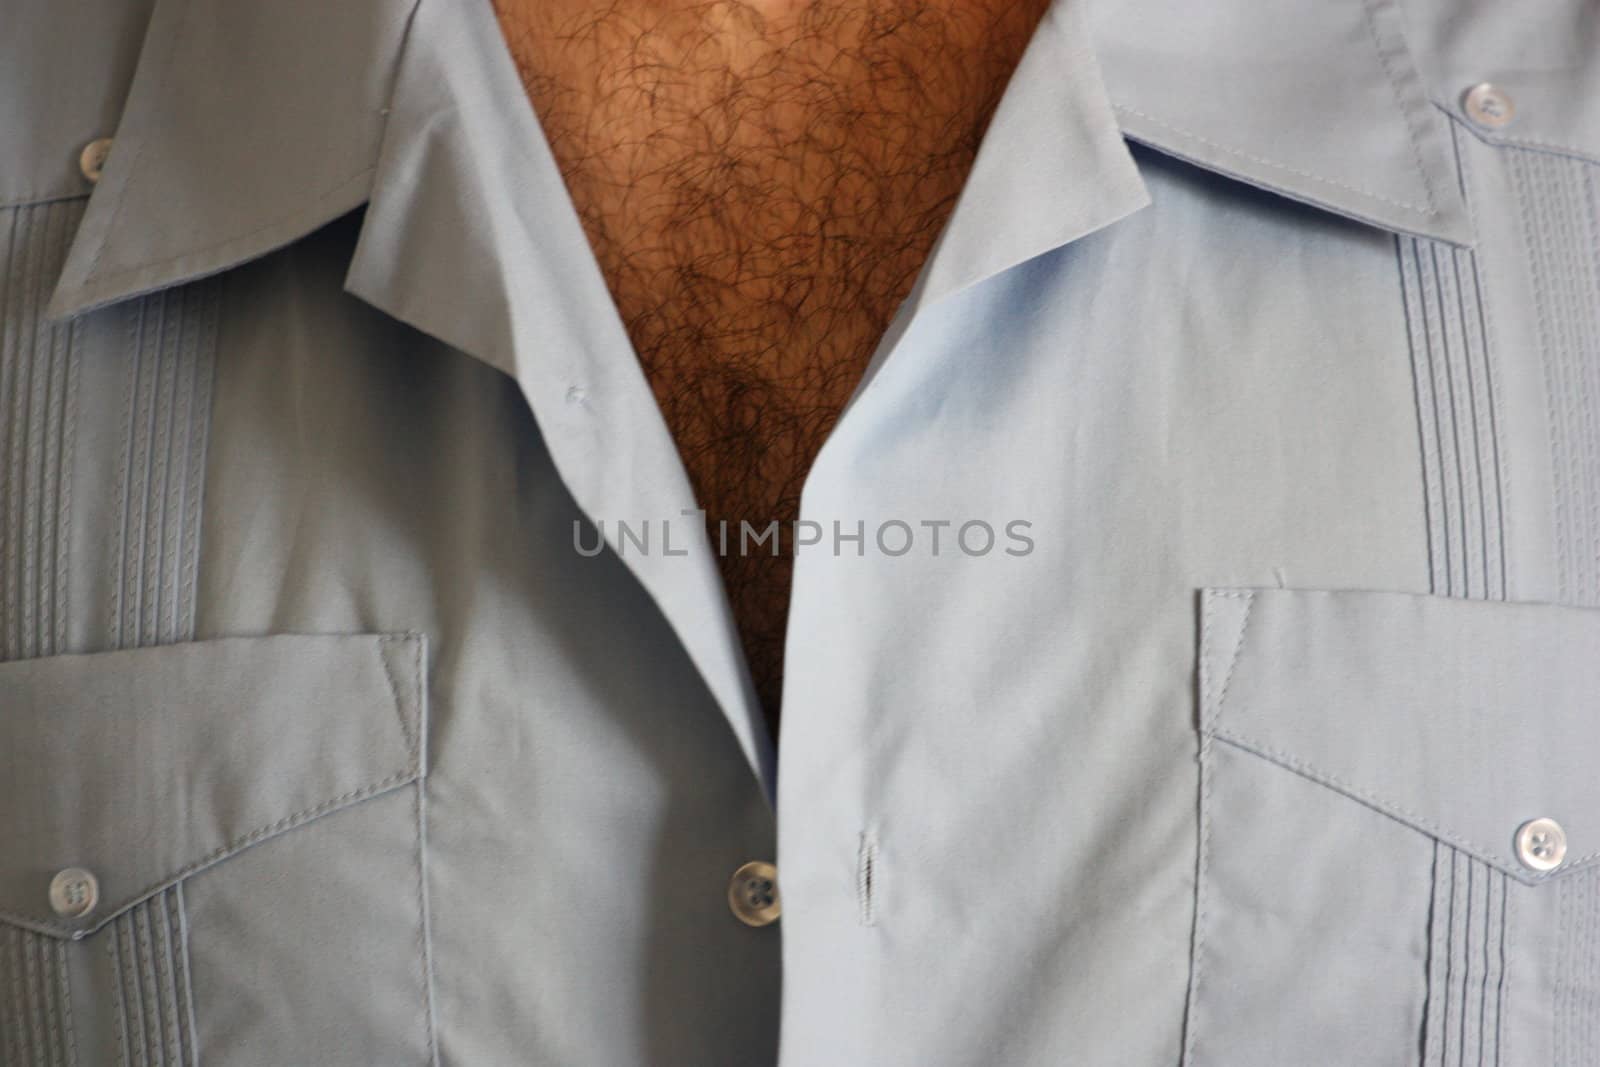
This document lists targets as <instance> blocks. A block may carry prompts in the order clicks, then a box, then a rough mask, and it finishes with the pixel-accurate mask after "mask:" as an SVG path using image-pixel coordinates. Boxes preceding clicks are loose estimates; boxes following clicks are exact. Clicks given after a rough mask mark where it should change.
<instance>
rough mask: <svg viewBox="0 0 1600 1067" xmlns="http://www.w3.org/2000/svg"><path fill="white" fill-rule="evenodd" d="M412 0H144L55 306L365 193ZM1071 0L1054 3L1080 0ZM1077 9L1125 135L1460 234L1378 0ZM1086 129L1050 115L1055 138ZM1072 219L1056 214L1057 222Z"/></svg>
mask: <svg viewBox="0 0 1600 1067" xmlns="http://www.w3.org/2000/svg"><path fill="white" fill-rule="evenodd" d="M416 2H417V0H341V2H340V3H337V4H328V3H323V2H321V0H275V2H274V3H271V4H249V3H214V4H196V3H194V2H193V0H157V3H156V8H155V12H154V15H153V17H152V20H151V24H150V28H149V31H148V34H147V36H146V41H145V45H144V48H143V50H142V52H141V54H140V58H139V61H138V65H137V69H136V73H135V76H134V80H133V84H132V86H131V89H130V92H129V96H128V100H127V103H126V106H125V109H124V113H123V119H122V122H121V123H120V125H119V126H118V129H117V133H116V142H115V147H114V149H113V151H112V153H111V156H110V158H109V160H108V161H107V164H106V168H105V173H104V176H103V178H102V179H101V181H100V184H99V186H98V187H97V189H96V190H95V192H94V195H93V196H92V197H91V199H90V203H89V206H88V209H87V212H86V215H85V218H84V220H83V223H82V226H81V227H80V229H79V232H78V234H77V236H76V239H75V240H74V242H73V246H72V248H71V252H70V254H69V257H68V260H67V263H66V267H65V269H64V271H63V273H62V276H61V279H60V283H59V285H58V287H57V289H56V292H55V296H54V299H53V301H52V303H51V312H52V314H54V315H57V316H60V315H67V314H73V313H76V312H80V311H83V310H86V309H88V308H92V307H95V306H98V305H101V304H106V303H111V302H113V301H116V300H119V299H123V298H126V297H129V296H133V295H136V294H139V293H143V292H147V291H150V290H154V289H159V288H162V287H164V286H168V285H173V284H176V283H179V282H183V281H186V280H190V279H193V278H197V277H200V276H202V275H205V274H209V273H214V272H217V271H221V270H224V269H227V268H228V267H230V266H233V265H236V264H238V263H240V262H243V261H245V260H248V259H250V258H253V257H255V256H258V255H261V254H264V253H266V252H268V251H271V250H272V249H274V248H277V247H280V246H282V245H284V244H286V243H288V242H290V241H292V240H294V239H296V238H298V237H300V236H302V235H304V234H305V233H307V232H309V231H311V230H313V229H315V228H316V227H318V226H320V225H322V224H323V223H325V222H327V221H329V220H331V219H333V218H336V217H337V216H339V215H340V214H343V213H344V212H347V211H349V210H351V209H353V208H355V207H358V206H360V205H361V204H363V203H364V202H366V201H367V199H368V198H369V196H370V195H371V193H372V188H373V179H374V175H375V173H376V167H377V163H378V158H379V145H380V142H381V140H382V137H383V133H384V128H385V116H386V114H387V111H388V104H389V100H390V94H391V91H392V87H393V84H394V79H395V75H396V71H397V65H398V61H399V57H400V54H401V48H402V43H403V41H404V38H405V36H406V30H407V26H408V24H409V22H410V20H411V17H412V14H413V9H414V8H415V6H416ZM429 2H436V0H429ZM437 2H440V3H446V4H454V3H458V2H460V0H437ZM1082 2H1083V0H1057V5H1056V7H1057V9H1058V11H1059V10H1061V9H1066V10H1067V11H1068V12H1069V13H1071V14H1073V15H1075V14H1076V11H1077V10H1078V9H1079V8H1080V7H1081V5H1082ZM1090 14H1091V17H1092V22H1093V27H1092V30H1093V43H1094V49H1095V51H1097V52H1098V53H1099V56H1100V64H1101V67H1102V68H1103V73H1104V84H1105V89H1106V91H1107V92H1108V93H1109V97H1110V100H1111V102H1112V104H1113V105H1114V107H1115V116H1116V120H1117V122H1118V123H1119V124H1120V126H1121V129H1122V132H1123V133H1124V134H1126V135H1127V136H1128V137H1130V138H1132V139H1134V140H1138V141H1141V142H1144V143H1147V144H1149V145H1151V146H1152V147H1155V148H1157V149H1159V150H1162V151H1164V152H1167V153H1170V154H1173V155H1176V156H1179V157H1182V158H1184V159H1187V160H1190V161H1192V162H1194V163H1196V164H1198V165H1200V166H1203V167H1207V168H1209V169H1212V170H1215V171H1218V172H1221V173H1224V174H1228V175H1231V176H1233V177H1236V178H1238V179H1240V180H1243V181H1247V182H1250V183H1252V184H1255V185H1258V186H1261V187H1263V188H1266V189H1270V190H1273V191H1275V192H1278V193H1281V194H1283V195H1285V196H1289V197H1292V198H1294V199H1297V200H1302V201H1305V202H1308V203H1311V204H1314V205H1317V206H1319V207H1322V208H1325V209H1327V210H1330V211H1334V212H1337V213H1339V214H1341V215H1345V216H1348V217H1350V218H1354V219H1358V220H1361V221H1364V222H1367V223H1370V224H1372V225H1375V226H1379V227H1383V228H1386V229H1391V230H1395V231H1397V232H1403V233H1411V234H1417V235H1420V236H1426V237H1433V238H1438V239H1441V240H1445V241H1450V242H1455V243H1462V244H1465V243H1469V242H1470V240H1471V230H1470V226H1469V224H1468V221H1467V215H1466V211H1465V209H1464V206H1463V203H1462V199H1461V194H1460V191H1459V187H1458V184H1457V182H1456V179H1455V176H1454V167H1453V165H1452V161H1451V156H1450V142H1449V135H1448V130H1447V128H1446V121H1447V120H1446V118H1445V115H1444V114H1443V112H1442V111H1441V109H1440V108H1439V107H1437V106H1435V104H1434V103H1433V102H1430V100H1429V94H1428V90H1427V89H1426V88H1425V86H1424V84H1423V80H1422V78H1421V76H1420V75H1419V73H1418V68H1417V64H1416V63H1415V62H1414V60H1413V57H1412V52H1411V49H1410V48H1409V47H1408V42H1407V40H1406V37H1405V34H1404V32H1403V26H1402V20H1401V18H1400V14H1399V12H1398V11H1397V10H1396V8H1395V5H1394V3H1393V2H1392V0H1361V2H1352V3H1339V4H1331V3H1327V2H1326V0H1283V2H1280V3H1277V4H1273V5H1271V6H1270V8H1269V9H1263V8H1262V7H1261V6H1260V5H1258V4H1253V3H1246V2H1244V0H1226V2H1218V3H1209V4H1190V3H1186V2H1181V0H1147V2H1140V3H1127V2H1123V3H1103V4H1097V5H1094V6H1093V7H1091V8H1090ZM1046 21H1047V26H1046V29H1048V22H1049V20H1048V19H1047V20H1046ZM1068 58H1069V59H1073V60H1074V62H1071V63H1069V64H1068V65H1067V67H1066V68H1065V69H1063V70H1062V72H1061V77H1062V83H1063V91H1064V92H1068V93H1071V94H1076V98H1077V99H1082V98H1083V95H1084V94H1085V93H1087V94H1089V95H1090V96H1093V95H1094V94H1097V93H1099V92H1100V91H1101V90H1100V89H1099V87H1098V84H1097V82H1098V74H1097V73H1095V72H1094V70H1093V61H1092V60H1088V62H1087V63H1084V62H1080V61H1079V60H1083V59H1085V58H1086V53H1085V54H1084V55H1080V56H1077V57H1072V56H1069V57H1068ZM1086 71H1087V73H1086ZM1436 95H1437V94H1436ZM1092 113H1093V109H1092V108H1091V109H1089V110H1088V111H1085V110H1083V109H1082V108H1079V109H1078V110H1077V111H1076V112H1075V114H1078V115H1083V114H1092ZM1000 121H1001V124H1002V126H1004V124H1005V121H1006V116H1004V115H1002V116H1001V118H1000ZM1082 133H1083V131H1082V130H1081V129H1077V130H1074V129H1072V128H1069V127H1064V128H1063V129H1062V131H1061V139H1060V141H1059V142H1058V145H1063V146H1068V147H1072V148H1076V147H1079V145H1078V144H1077V143H1075V140H1074V139H1075V138H1076V140H1077V142H1082V141H1083V137H1082V136H1081V134H1082ZM1086 143H1090V144H1098V143H1100V142H1098V141H1092V140H1091V141H1089V142H1086ZM1035 151H1036V152H1042V153H1044V154H1046V155H1049V154H1050V151H1051V148H1050V146H1048V145H1038V146H1035ZM1057 154H1059V155H1062V156H1066V155H1070V154H1072V153H1068V152H1060V153H1057ZM1077 158H1079V159H1080V160H1082V159H1086V158H1087V159H1090V160H1091V169H1092V167H1093V166H1095V165H1098V163H1095V162H1094V159H1095V157H1085V156H1082V155H1078V156H1077ZM1058 162H1066V161H1065V160H1063V161H1058ZM1003 163H1004V161H1001V160H999V159H995V160H993V165H995V166H996V167H999V166H1001V165H1003ZM958 213H959V209H958ZM1083 226H1084V220H1079V221H1078V223H1076V224H1073V223H1071V221H1070V220H1063V224H1062V226H1060V227H1058V229H1059V230H1060V233H1058V234H1054V235H1052V237H1053V238H1054V237H1061V238H1069V237H1070V236H1072V231H1073V230H1075V229H1082V228H1083ZM1037 243H1038V242H1036V241H1035V242H1030V241H1024V242H1022V244H1037ZM1046 246H1048V242H1047V245H1046ZM1020 247H1021V246H1020V245H1019V249H1020ZM1042 250H1043V249H1042V248H1036V249H1035V251H1042ZM969 251H970V256H971V262H970V263H969V264H968V265H966V266H962V267H957V266H953V265H952V266H950V267H948V268H946V269H948V270H949V273H948V274H947V275H943V276H940V277H936V278H931V279H929V280H930V282H931V283H936V285H937V286H939V287H952V288H953V287H959V286H960V285H961V284H965V283H966V282H967V281H970V280H971V278H972V277H973V276H975V275H976V276H981V275H982V274H983V273H985V272H986V270H987V269H988V268H989V267H992V266H994V265H995V263H996V262H999V260H995V257H994V254H993V253H992V252H986V251H984V250H982V249H980V248H977V247H976V246H974V247H973V248H972V249H970V250H969ZM1000 258H1001V260H1003V259H1005V258H1007V257H1004V256H1002V257H1000Z"/></svg>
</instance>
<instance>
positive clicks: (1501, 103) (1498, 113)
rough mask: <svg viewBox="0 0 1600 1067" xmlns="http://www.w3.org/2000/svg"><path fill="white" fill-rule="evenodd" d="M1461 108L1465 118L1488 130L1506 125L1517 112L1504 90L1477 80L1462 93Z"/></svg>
mask: <svg viewBox="0 0 1600 1067" xmlns="http://www.w3.org/2000/svg"><path fill="white" fill-rule="evenodd" d="M1461 109H1462V110H1463V111H1465V112H1466V113H1467V118H1469V119H1471V120H1472V121H1473V122H1475V123H1477V124H1478V125H1479V126H1482V127H1484V128H1485V129H1490V130H1498V129H1499V128H1500V127H1502V126H1504V125H1506V124H1507V123H1509V122H1510V121H1511V119H1512V118H1513V117H1514V116H1515V115H1516V113H1517V109H1516V107H1515V105H1513V104H1512V103H1511V97H1509V96H1507V95H1506V93H1505V90H1504V89H1501V88H1500V87H1499V86H1497V85H1491V84H1489V83H1488V82H1479V83H1478V84H1477V85H1474V86H1473V87H1472V88H1470V89H1468V90H1467V91H1466V92H1465V93H1463V94H1462V95H1461Z"/></svg>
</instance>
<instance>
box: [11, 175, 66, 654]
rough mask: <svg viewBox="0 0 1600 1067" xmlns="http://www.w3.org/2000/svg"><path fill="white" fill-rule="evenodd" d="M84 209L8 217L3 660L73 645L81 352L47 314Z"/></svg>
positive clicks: (38, 208)
mask: <svg viewBox="0 0 1600 1067" xmlns="http://www.w3.org/2000/svg"><path fill="white" fill-rule="evenodd" d="M83 205H84V202H83V201H81V200H63V201H57V202H53V203H47V204H33V205H27V206H23V207H17V208H12V209H10V210H7V211H5V212H0V660H9V659H24V658H29V657H33V656H44V655H49V654H51V653H54V652H59V651H63V650H64V648H65V645H66V640H67V637H66V635H67V545H68V535H69V532H70V527H71V516H72V509H71V501H72V486H71V481H70V477H69V475H70V472H71V465H72V446H73V438H74V430H75V416H76V404H75V391H76V387H77V365H78V355H77V351H76V347H75V345H74V331H73V327H72V325H71V324H70V323H51V322H50V321H49V320H48V319H47V318H46V317H45V314H44V309H45V305H46V303H47V302H48V301H49V297H50V291H51V289H52V287H53V286H54V285H55V282H56V276H57V275H58V274H59V273H60V271H61V267H62V264H63V262H64V261H65V259H66V253H67V246H68V244H69V243H70V241H71V239H72V235H73V233H74V232H76V230H77V227H78V221H79V219H81V218H82V216H83Z"/></svg>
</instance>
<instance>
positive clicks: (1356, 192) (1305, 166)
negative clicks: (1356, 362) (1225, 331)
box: [1094, 0, 1472, 244]
mask: <svg viewBox="0 0 1600 1067" xmlns="http://www.w3.org/2000/svg"><path fill="white" fill-rule="evenodd" d="M1094 14H1095V38H1096V45H1097V47H1098V49H1099V52H1100V56H1101V62H1102V63H1103V65H1104V67H1105V71H1106V82H1107V86H1108V88H1109V90H1110V94H1111V99H1112V101H1113V103H1114V105H1115V107H1116V112H1117V116H1118V119H1119V120H1120V121H1121V123H1122V128H1123V131H1124V133H1126V134H1127V136H1128V137H1130V138H1132V139H1133V140H1137V141H1140V142H1143V143H1145V144H1148V145H1149V146H1151V147H1153V148H1156V149H1158V150H1160V151H1163V152H1165V153H1168V154H1170V155H1174V156H1177V157H1179V158H1182V159H1185V160H1188V161H1190V162H1192V163H1195V164H1198V165H1199V166H1202V167H1205V168H1207V169H1209V170H1213V171H1217V172H1219V173H1222V174H1227V175H1230V176H1232V177H1235V178H1237V179H1239V180H1241V181H1245V182H1249V183H1251V184H1253V185H1256V186H1259V187H1261V188H1264V189H1269V190H1271V191H1273V192H1276V193H1280V194H1282V195H1284V196H1287V197H1291V198H1293V199H1295V200H1299V201H1303V202H1305V203H1309V204H1313V205H1315V206H1317V207H1321V208H1325V209H1327V210H1329V211H1333V212H1336V213H1338V214H1340V215H1344V216H1346V217H1349V218H1353V219H1357V220H1360V221H1363V222H1367V223H1370V224H1372V225H1374V226H1378V227H1381V228H1383V229H1388V230H1393V231H1396V232H1399V233H1408V234H1415V235H1417V236H1421V237H1430V238H1436V239H1438V240H1442V241H1448V242H1452V243H1455V244H1468V243H1470V242H1471V239H1472V228H1471V225H1470V223H1469V219H1468V215H1467V211H1466V207H1465V204H1464V201H1463V198H1462V195H1461V190H1460V185H1459V183H1458V181H1457V178H1456V172H1455V166H1454V159H1453V154H1452V152H1453V150H1452V147H1451V141H1450V132H1449V126H1448V120H1447V119H1446V118H1445V116H1444V115H1443V114H1442V113H1441V112H1440V111H1439V110H1438V109H1437V108H1435V107H1434V106H1433V105H1432V103H1431V102H1430V101H1429V98H1428V92H1427V89H1426V88H1425V86H1424V84H1423V80H1422V77H1421V75H1420V74H1419V71H1418V67H1417V65H1416V63H1415V61H1414V59H1413V56H1412V52H1411V49H1410V48H1409V47H1408V42H1407V39H1406V35H1405V32H1404V27H1403V24H1402V20H1401V17H1400V12H1399V11H1398V10H1397V8H1396V6H1395V4H1394V3H1393V2H1392V0H1349V2H1343V3H1330V2H1329V0H1278V2H1275V3H1272V4H1267V5H1262V4H1258V3H1250V2H1245V0H1226V2H1214V3H1204V4H1195V3H1189V2H1186V0H1161V2H1141V3H1127V2H1122V3H1102V4H1098V5H1096V6H1095V8H1094Z"/></svg>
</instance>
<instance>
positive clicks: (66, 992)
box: [55, 941, 78, 1067]
mask: <svg viewBox="0 0 1600 1067" xmlns="http://www.w3.org/2000/svg"><path fill="white" fill-rule="evenodd" d="M55 953H56V980H57V981H58V982H59V983H60V985H61V992H60V994H59V995H60V997H61V1024H62V1029H63V1030H64V1031H65V1033H66V1035H67V1067H77V1065H78V1027H77V1024H76V1023H74V1022H73V1021H72V982H71V980H70V978H69V976H68V974H67V946H66V943H65V942H62V941H57V942H56V943H55Z"/></svg>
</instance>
